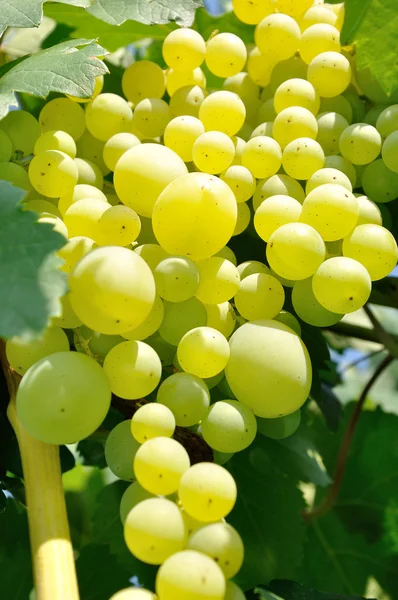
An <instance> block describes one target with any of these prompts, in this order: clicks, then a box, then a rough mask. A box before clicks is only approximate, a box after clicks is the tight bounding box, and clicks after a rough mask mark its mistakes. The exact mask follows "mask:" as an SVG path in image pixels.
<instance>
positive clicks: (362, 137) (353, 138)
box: [339, 123, 388, 166]
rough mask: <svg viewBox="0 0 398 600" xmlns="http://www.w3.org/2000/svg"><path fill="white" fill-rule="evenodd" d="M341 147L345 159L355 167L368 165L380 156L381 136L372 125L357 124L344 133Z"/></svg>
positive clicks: (340, 143) (341, 137)
mask: <svg viewBox="0 0 398 600" xmlns="http://www.w3.org/2000/svg"><path fill="white" fill-rule="evenodd" d="M339 147H340V152H341V154H342V155H343V156H344V158H346V159H347V160H349V161H350V162H352V163H353V164H354V165H367V164H369V163H370V162H372V161H374V160H375V159H376V158H377V157H378V155H379V154H380V150H381V136H380V134H379V132H378V131H377V129H376V128H375V127H373V126H372V125H368V124H367V123H355V124H354V125H350V126H349V127H347V128H346V129H345V130H344V131H343V132H342V134H341V136H340V141H339ZM387 166H388V165H387Z"/></svg>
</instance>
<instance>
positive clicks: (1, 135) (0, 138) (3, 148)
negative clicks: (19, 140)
mask: <svg viewBox="0 0 398 600" xmlns="http://www.w3.org/2000/svg"><path fill="white" fill-rule="evenodd" d="M11 156H12V142H11V138H10V137H9V136H8V135H7V134H6V132H5V131H3V130H2V129H0V162H8V161H9V160H10V159H11Z"/></svg>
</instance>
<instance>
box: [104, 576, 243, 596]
mask: <svg viewBox="0 0 398 600" xmlns="http://www.w3.org/2000/svg"><path fill="white" fill-rule="evenodd" d="M111 600H112V598H111ZM115 600H119V599H118V598H115ZM120 600H123V598H120ZM125 600H128V598H126V599H125ZM132 600H134V598H132ZM137 600H140V599H139V598H137ZM143 600H145V598H143ZM148 600H151V599H150V598H149V599H148ZM224 600H246V596H245V594H244V593H243V591H242V590H241V588H240V587H238V586H237V585H236V583H234V582H233V581H227V587H226V593H225V596H224Z"/></svg>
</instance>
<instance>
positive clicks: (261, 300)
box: [235, 273, 285, 321]
mask: <svg viewBox="0 0 398 600" xmlns="http://www.w3.org/2000/svg"><path fill="white" fill-rule="evenodd" d="M284 301H285V292H284V289H283V286H282V284H281V283H280V282H279V281H278V280H277V279H276V278H275V277H273V276H272V275H269V274H266V273H253V274H252V275H248V276H246V277H245V278H244V279H243V280H242V281H241V284H240V288H239V291H238V292H237V293H236V295H235V307H236V309H237V310H238V311H239V313H240V314H241V315H242V317H244V318H245V319H247V320H248V321H256V320H258V319H273V318H274V317H275V316H276V315H277V314H278V313H279V311H280V310H281V309H282V307H283V304H284Z"/></svg>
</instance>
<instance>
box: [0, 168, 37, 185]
mask: <svg viewBox="0 0 398 600" xmlns="http://www.w3.org/2000/svg"><path fill="white" fill-rule="evenodd" d="M2 179H3V180H5V181H9V182H10V183H12V184H13V185H15V187H18V188H21V189H22V190H25V191H27V192H29V191H31V190H32V186H31V183H30V181H29V176H28V173H27V172H26V171H25V169H24V168H23V167H21V166H20V165H17V164H16V163H12V162H1V163H0V180H2Z"/></svg>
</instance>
